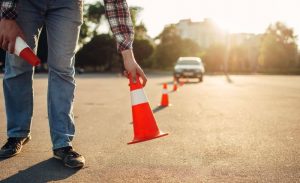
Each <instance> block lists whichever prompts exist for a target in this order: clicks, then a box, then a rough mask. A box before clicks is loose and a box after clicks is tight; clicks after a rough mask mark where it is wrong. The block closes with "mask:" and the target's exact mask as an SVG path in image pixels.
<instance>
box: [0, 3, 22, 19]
mask: <svg viewBox="0 0 300 183" xmlns="http://www.w3.org/2000/svg"><path fill="white" fill-rule="evenodd" d="M16 7H17V0H0V19H2V18H4V19H10V20H15V19H16V18H17V16H18V14H17V10H16Z"/></svg>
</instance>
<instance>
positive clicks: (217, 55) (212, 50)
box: [203, 44, 226, 72]
mask: <svg viewBox="0 0 300 183" xmlns="http://www.w3.org/2000/svg"><path fill="white" fill-rule="evenodd" d="M225 53H226V46H225V45H222V44H213V45H211V46H210V47H209V48H208V49H207V50H206V53H205V55H204V58H203V61H204V63H205V69H206V70H207V71H213V72H215V71H223V69H224V61H225Z"/></svg>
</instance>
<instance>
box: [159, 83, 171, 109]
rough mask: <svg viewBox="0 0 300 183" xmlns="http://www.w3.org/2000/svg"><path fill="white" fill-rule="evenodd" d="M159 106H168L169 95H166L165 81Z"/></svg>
mask: <svg viewBox="0 0 300 183" xmlns="http://www.w3.org/2000/svg"><path fill="white" fill-rule="evenodd" d="M160 106H162V107H168V106H169V96H168V88H167V83H164V85H163V90H162V97H161V102H160Z"/></svg>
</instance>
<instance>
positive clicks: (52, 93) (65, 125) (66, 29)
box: [45, 0, 82, 149]
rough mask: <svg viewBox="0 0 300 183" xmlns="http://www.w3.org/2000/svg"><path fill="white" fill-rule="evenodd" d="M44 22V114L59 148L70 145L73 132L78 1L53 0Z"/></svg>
mask: <svg viewBox="0 0 300 183" xmlns="http://www.w3.org/2000/svg"><path fill="white" fill-rule="evenodd" d="M50 2H51V1H50ZM45 22H46V27H47V37H48V66H49V81H48V117H49V125H50V133H51V139H52V143H53V149H59V148H62V147H67V146H72V144H71V142H72V139H73V137H74V134H75V126H74V118H73V100H74V90H75V80H74V74H75V69H74V64H75V49H76V45H77V41H78V35H79V30H80V25H81V23H82V1H81V0H72V1H71V0H60V1H53V2H52V3H50V4H49V7H48V11H47V15H46V20H45Z"/></svg>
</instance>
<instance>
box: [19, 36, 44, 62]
mask: <svg viewBox="0 0 300 183" xmlns="http://www.w3.org/2000/svg"><path fill="white" fill-rule="evenodd" d="M14 54H15V55H17V56H19V57H21V58H23V59H24V60H25V61H27V62H28V63H29V64H31V65H32V66H37V65H39V64H40V63H41V61H40V59H39V58H38V57H37V56H36V55H35V54H34V53H33V51H32V50H31V49H30V47H29V46H28V45H27V44H26V43H25V41H24V40H23V39H22V38H20V37H17V39H16V44H15V53H14Z"/></svg>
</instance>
